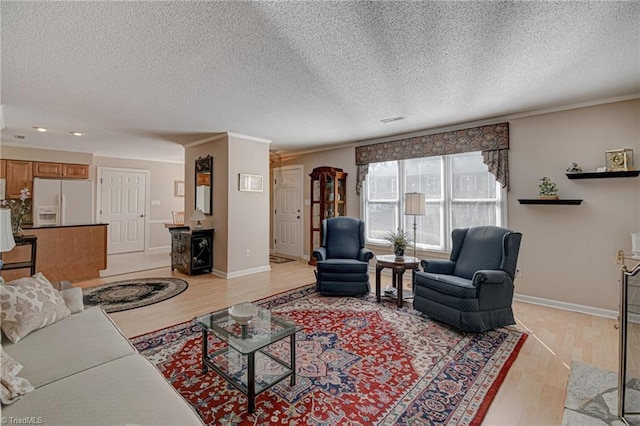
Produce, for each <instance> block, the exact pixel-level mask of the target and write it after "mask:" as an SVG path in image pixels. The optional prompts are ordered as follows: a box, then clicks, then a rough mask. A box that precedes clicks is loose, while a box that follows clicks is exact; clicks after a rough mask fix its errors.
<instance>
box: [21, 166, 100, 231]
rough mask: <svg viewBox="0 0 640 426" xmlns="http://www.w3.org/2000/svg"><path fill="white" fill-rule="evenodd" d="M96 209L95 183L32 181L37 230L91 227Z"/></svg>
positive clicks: (55, 180) (51, 180)
mask: <svg viewBox="0 0 640 426" xmlns="http://www.w3.org/2000/svg"><path fill="white" fill-rule="evenodd" d="M93 206H94V200H93V182H92V181H90V180H62V179H41V178H34V179H33V217H34V225H36V226H46V225H88V224H92V223H94V217H95V215H94V213H93Z"/></svg>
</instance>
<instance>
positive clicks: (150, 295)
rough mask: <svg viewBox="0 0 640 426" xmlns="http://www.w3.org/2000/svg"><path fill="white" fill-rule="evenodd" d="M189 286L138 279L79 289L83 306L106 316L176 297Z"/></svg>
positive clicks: (169, 280)
mask: <svg viewBox="0 0 640 426" xmlns="http://www.w3.org/2000/svg"><path fill="white" fill-rule="evenodd" d="M187 287H189V284H188V283H187V282H186V281H185V280H181V279H178V278H138V279H135V280H125V281H117V282H113V283H108V284H103V285H99V286H95V287H88V288H85V289H83V290H82V293H83V297H82V299H83V301H84V305H85V307H88V306H100V307H101V308H102V309H104V310H105V311H106V312H107V313H112V312H120V311H127V310H129V309H135V308H141V307H143V306H148V305H153V304H154V303H158V302H162V301H163V300H167V299H170V298H172V297H175V296H177V295H179V294H180V293H182V292H183V291H185V290H186V289H187Z"/></svg>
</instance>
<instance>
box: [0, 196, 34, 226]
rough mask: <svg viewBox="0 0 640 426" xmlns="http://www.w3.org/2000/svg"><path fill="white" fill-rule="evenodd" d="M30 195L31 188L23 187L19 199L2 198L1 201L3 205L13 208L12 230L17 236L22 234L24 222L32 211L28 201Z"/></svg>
mask: <svg viewBox="0 0 640 426" xmlns="http://www.w3.org/2000/svg"><path fill="white" fill-rule="evenodd" d="M30 196H31V193H30V192H29V188H22V189H21V190H20V198H19V199H17V200H16V199H11V200H2V202H0V204H1V205H2V206H3V207H8V208H9V209H11V230H12V231H13V235H15V236H21V235H22V223H23V222H24V220H25V218H26V217H27V215H28V214H29V212H30V211H31V206H30V205H29V203H27V199H28V198H29V197H30Z"/></svg>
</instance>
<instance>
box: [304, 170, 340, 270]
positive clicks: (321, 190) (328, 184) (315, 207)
mask: <svg viewBox="0 0 640 426" xmlns="http://www.w3.org/2000/svg"><path fill="white" fill-rule="evenodd" d="M309 176H311V230H310V232H311V236H310V238H309V241H310V242H311V247H310V250H309V256H310V260H309V264H310V265H315V264H316V259H315V258H314V257H313V255H312V254H313V250H314V249H316V248H317V247H320V243H321V242H322V231H321V229H320V224H321V223H322V221H323V220H324V219H327V218H330V217H336V216H345V215H346V213H347V173H345V172H343V171H342V169H337V168H335V167H317V168H315V169H313V172H311V174H310V175H309Z"/></svg>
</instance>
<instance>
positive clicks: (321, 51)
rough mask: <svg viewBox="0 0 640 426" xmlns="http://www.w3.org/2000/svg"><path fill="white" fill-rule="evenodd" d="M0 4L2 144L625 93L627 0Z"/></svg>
mask: <svg viewBox="0 0 640 426" xmlns="http://www.w3.org/2000/svg"><path fill="white" fill-rule="evenodd" d="M0 13H1V17H2V18H1V19H2V20H1V25H2V29H1V30H2V32H1V37H2V38H1V59H2V69H1V99H0V103H1V104H2V105H3V121H4V126H5V128H4V129H3V130H2V138H1V140H2V143H3V144H6V145H21V146H34V147H48V148H52V149H65V150H72V151H81V152H93V153H95V154H97V155H108V156H118V157H129V158H145V159H157V160H163V161H182V158H183V147H182V144H185V143H188V142H190V141H194V140H199V139H202V138H203V137H207V136H209V135H210V134H215V133H218V132H225V131H229V132H235V133H240V134H244V135H249V136H253V137H259V138H264V139H269V140H271V141H272V144H271V148H272V150H279V151H284V152H286V151H295V150H305V149H310V148H314V147H318V146H321V145H333V144H344V143H348V142H353V141H360V140H366V139H373V138H380V137H386V136H390V135H394V134H401V133H408V132H416V131H421V130H425V129H432V128H437V127H441V126H448V125H456V124H458V123H464V122H470V121H476V120H481V119H484V118H490V117H496V116H504V115H507V114H515V113H521V112H526V111H532V110H539V109H543V108H551V107H557V106H561V105H568V104H574V103H582V102H590V101H594V100H599V99H605V98H611V97H618V96H626V95H634V94H637V93H640V24H639V23H640V3H639V2H637V1H632V2H624V1H618V2H608V1H605V2H595V1H594V2H580V1H577V2H576V1H573V2H351V1H346V2H106V1H105V2H84V1H81V2H48V1H34V2H23V1H17V2H12V1H5V0H3V1H2V2H0ZM396 116H402V117H405V119H404V120H401V121H395V122H392V123H388V124H383V123H381V121H380V120H382V119H385V118H390V117H396ZM34 126H45V127H48V128H49V129H50V131H49V132H47V133H42V134H41V133H37V132H35V131H34V130H33V129H32V127H34ZM72 130H78V131H82V132H86V133H87V134H86V136H83V137H73V136H71V135H70V134H69V132H70V131H72ZM14 135H23V136H25V139H24V140H18V139H16V138H15V136H14Z"/></svg>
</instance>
